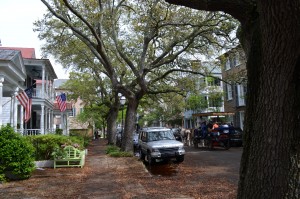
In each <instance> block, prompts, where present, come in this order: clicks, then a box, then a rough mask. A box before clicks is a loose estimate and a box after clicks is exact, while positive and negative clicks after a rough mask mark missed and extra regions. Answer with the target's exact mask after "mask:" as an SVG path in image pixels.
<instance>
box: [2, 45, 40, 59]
mask: <svg viewBox="0 0 300 199" xmlns="http://www.w3.org/2000/svg"><path fill="white" fill-rule="evenodd" d="M0 49H3V50H19V51H21V54H22V57H23V58H27V59H36V56H35V49H34V48H21V47H0Z"/></svg>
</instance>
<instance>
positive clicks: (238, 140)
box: [230, 128, 243, 147]
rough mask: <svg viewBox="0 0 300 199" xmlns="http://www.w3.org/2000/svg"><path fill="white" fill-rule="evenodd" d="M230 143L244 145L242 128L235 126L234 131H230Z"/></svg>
mask: <svg viewBox="0 0 300 199" xmlns="http://www.w3.org/2000/svg"><path fill="white" fill-rule="evenodd" d="M230 145H231V146H238V147H240V146H243V130H242V129H241V128H234V130H233V131H230Z"/></svg>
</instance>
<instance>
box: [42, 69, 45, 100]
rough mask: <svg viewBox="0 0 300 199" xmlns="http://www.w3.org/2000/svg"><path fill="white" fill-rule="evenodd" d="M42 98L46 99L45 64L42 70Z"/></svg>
mask: <svg viewBox="0 0 300 199" xmlns="http://www.w3.org/2000/svg"><path fill="white" fill-rule="evenodd" d="M42 99H45V66H43V70H42Z"/></svg>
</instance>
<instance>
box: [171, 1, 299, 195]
mask: <svg viewBox="0 0 300 199" xmlns="http://www.w3.org/2000/svg"><path fill="white" fill-rule="evenodd" d="M166 1H167V2H170V3H173V4H177V5H185V6H188V7H191V8H196V9H199V10H208V11H225V12H227V13H229V14H231V15H232V16H234V17H236V18H237V19H239V20H240V21H241V24H242V34H241V35H242V37H241V39H240V41H241V43H242V45H243V47H244V49H245V52H246V55H247V58H248V59H247V72H248V88H247V99H246V100H247V107H246V114H245V129H244V132H245V137H244V139H245V145H244V149H243V155H242V159H241V168H240V181H239V188H238V198H243V199H245V198H249V199H252V198H255V199H257V198H258V199H260V198H266V199H267V198H270V199H271V198H272V199H273V198H275V199H276V198H278V199H282V198H299V197H300V180H299V179H300V176H299V173H300V172H299V169H300V168H299V167H300V158H299V157H300V144H299V143H300V130H299V129H300V128H299V127H300V33H299V30H300V23H299V21H300V1H299V0H287V1H282V0H273V1H271V0H260V1H259V0H257V1H250V0H249V1H247V0H246V1H232V0H223V1H205V0H197V1H195V0H166Z"/></svg>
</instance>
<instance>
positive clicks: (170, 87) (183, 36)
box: [40, 0, 235, 151]
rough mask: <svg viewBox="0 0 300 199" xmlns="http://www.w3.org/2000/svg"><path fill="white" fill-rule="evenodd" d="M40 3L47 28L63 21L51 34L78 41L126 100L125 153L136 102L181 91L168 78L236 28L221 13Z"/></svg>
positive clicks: (135, 2) (132, 4)
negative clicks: (43, 7)
mask: <svg viewBox="0 0 300 199" xmlns="http://www.w3.org/2000/svg"><path fill="white" fill-rule="evenodd" d="M41 1H42V2H43V3H44V4H45V5H46V6H47V8H48V10H49V12H50V14H49V15H48V17H49V18H47V17H46V19H45V20H46V23H45V24H46V25H47V26H50V27H51V25H52V22H53V20H52V19H53V18H54V19H56V20H57V19H59V20H60V21H61V22H63V25H62V26H61V29H60V31H58V32H55V34H54V35H56V36H60V35H61V34H69V35H70V37H77V39H79V40H80V41H81V42H82V43H84V44H85V45H86V46H87V47H88V49H89V50H90V51H91V52H92V53H93V55H94V56H95V58H96V59H97V60H98V61H99V63H100V64H101V65H102V67H103V69H104V70H105V75H106V76H107V77H108V78H109V79H110V81H111V85H112V90H114V91H116V92H118V93H122V94H123V95H124V96H126V98H127V111H126V119H125V132H124V134H123V135H124V137H123V138H124V139H122V150H124V151H132V148H133V147H132V137H133V132H134V130H135V119H136V110H137V107H138V105H139V101H140V100H141V99H142V98H143V97H144V96H145V95H147V94H157V93H162V92H171V91H173V92H174V91H180V90H179V89H178V88H177V87H176V86H175V84H174V81H173V80H174V78H172V76H174V74H176V72H177V74H178V76H179V75H180V73H179V72H180V71H181V72H184V71H187V70H188V68H187V67H189V66H188V60H189V59H190V57H192V56H193V55H194V54H207V53H209V52H211V51H213V49H215V48H218V47H220V46H223V45H224V44H225V43H227V44H228V42H226V39H229V38H230V37H229V35H230V33H231V31H232V30H233V29H235V22H234V20H232V18H231V17H228V15H226V14H224V13H218V12H216V13H208V12H195V11H194V10H192V9H187V8H179V9H178V7H177V6H173V5H170V4H167V3H165V2H163V1H159V0H143V1H139V0H132V1H125V0H115V1H110V0H101V1H100V0H99V1H97V0H86V1H80V0H74V1H70V0H61V1H56V0H41ZM52 16H54V17H53V18H51V17H52ZM54 22H55V20H54ZM48 28H49V27H48ZM40 30H41V31H43V27H41V29H40ZM66 39H68V38H67V37H66ZM54 42H55V41H54ZM62 42H64V41H62Z"/></svg>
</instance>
